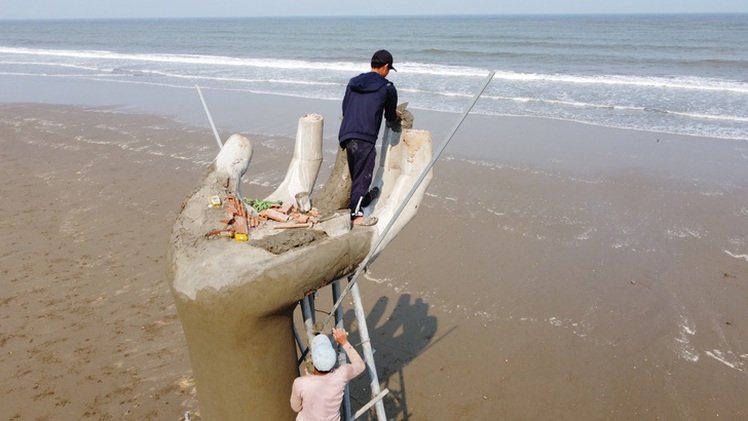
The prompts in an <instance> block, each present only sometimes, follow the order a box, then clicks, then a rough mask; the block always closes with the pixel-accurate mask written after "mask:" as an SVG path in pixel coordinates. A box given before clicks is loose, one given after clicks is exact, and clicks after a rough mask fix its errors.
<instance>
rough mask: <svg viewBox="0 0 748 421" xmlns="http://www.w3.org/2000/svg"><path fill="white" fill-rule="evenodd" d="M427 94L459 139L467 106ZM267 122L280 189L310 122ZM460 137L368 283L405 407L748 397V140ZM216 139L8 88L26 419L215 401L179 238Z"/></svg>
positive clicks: (394, 408)
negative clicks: (286, 130)
mask: <svg viewBox="0 0 748 421" xmlns="http://www.w3.org/2000/svg"><path fill="white" fill-rule="evenodd" d="M289 102H290V103H293V104H299V103H300V102H299V101H295V100H292V99H286V103H289ZM302 102H303V101H302ZM304 105H307V104H304ZM293 111H294V112H296V110H295V109H294V110H293ZM309 111H315V110H309ZM332 113H334V110H333V109H332V108H331V111H329V114H332ZM415 113H416V122H417V124H416V127H418V128H430V127H433V132H434V134H435V135H434V138H435V141H437V143H438V142H440V141H441V139H442V137H443V135H444V133H446V132H447V130H448V128H449V127H450V124H451V123H452V122H453V121H454V120H455V119H456V116H455V115H448V118H444V115H441V114H437V113H431V114H427V115H425V116H424V117H423V118H421V119H420V120H419V114H418V113H417V112H415ZM226 114H228V113H223V115H226ZM424 114H426V113H424ZM299 116H300V115H299ZM326 118H327V120H326V122H329V121H332V120H333V117H332V116H330V115H326ZM419 122H420V124H419ZM291 123H292V124H290V127H295V120H292V121H291ZM326 124H327V123H326ZM240 129H241V128H240ZM260 131H263V130H260ZM325 133H326V141H328V140H329V139H328V137H330V138H334V133H335V127H334V124H329V125H328V126H326V129H325ZM250 138H251V139H253V142H254V144H255V154H254V158H253V161H252V166H251V167H250V171H249V172H248V173H247V175H246V176H245V181H244V186H245V187H243V188H242V191H243V193H244V194H245V196H250V197H263V195H264V194H268V193H269V192H270V191H272V189H273V187H274V186H275V185H277V184H278V183H279V182H280V181H281V180H282V178H283V175H284V173H285V170H286V167H287V165H288V162H289V161H290V158H291V154H292V151H293V138H292V136H291V137H274V136H269V135H267V134H265V135H252V134H251V133H250ZM453 142H454V144H455V146H454V147H453V146H451V145H450V147H449V148H448V149H447V152H448V153H447V154H446V155H445V156H444V157H443V159H442V160H440V161H439V162H438V163H437V166H436V167H435V170H434V180H433V181H432V183H431V186H430V187H429V189H428V191H427V196H426V198H425V200H424V202H423V203H422V206H421V208H420V210H419V213H418V215H417V216H416V218H415V219H414V220H413V221H412V222H411V223H410V224H409V225H408V226H407V227H406V228H405V229H404V231H403V232H402V233H401V234H400V235H399V236H398V237H397V238H396V239H395V240H394V241H393V243H392V244H390V245H389V246H388V248H387V249H386V250H385V252H384V253H382V255H381V256H380V257H379V259H378V260H377V261H376V262H375V263H374V264H373V265H372V266H371V268H370V271H369V272H368V273H367V274H366V275H365V277H364V278H362V280H361V290H362V294H363V296H364V302H365V306H366V309H367V314H368V320H367V322H368V326H369V331H370V333H371V337H372V345H373V347H374V348H375V349H376V355H375V357H376V360H377V368H378V370H379V376H380V380H381V382H382V385H383V387H387V388H389V390H390V392H391V393H390V394H389V395H388V396H387V397H386V398H385V402H386V407H387V412H388V416H389V417H391V418H394V419H397V420H405V419H408V420H484V419H485V420H494V419H511V420H525V419H575V420H587V419H588V420H597V419H621V420H623V419H714V418H716V417H719V418H720V419H744V418H745V417H746V416H748V401H746V399H745V391H746V390H748V374H746V371H745V370H746V365H747V363H748V323H746V320H748V305H747V304H748V170H747V168H748V165H747V164H748V145H744V144H741V143H740V142H731V141H723V140H718V139H699V138H687V137H679V136H671V135H662V134H656V133H646V132H635V131H627V130H614V129H606V128H601V127H594V126H585V125H579V124H574V123H565V122H558V121H547V120H538V119H522V118H498V117H493V118H489V117H485V118H484V117H472V116H471V117H469V119H468V120H467V121H466V123H465V127H464V128H462V129H461V131H460V132H459V134H458V136H456V137H455V139H454V141H453ZM487 142H488V143H487ZM492 142H493V143H492ZM481 145H482V146H481ZM216 149H217V147H216V144H215V141H214V139H213V136H212V134H211V133H210V131H209V130H208V129H207V128H205V127H197V126H195V125H192V124H188V123H186V122H184V121H182V122H177V121H174V120H171V119H168V118H165V117H159V116H154V115H151V114H149V113H146V114H142V113H135V112H130V113H124V112H122V111H121V110H119V111H118V110H114V109H111V108H103V107H80V106H62V105H38V104H18V103H16V104H2V105H0V174H1V175H2V177H3V183H2V187H0V189H1V194H0V197H2V201H0V238H2V242H1V243H0V303H1V304H2V309H3V311H2V316H1V317H2V322H0V372H1V373H2V376H0V378H2V379H3V380H4V381H3V382H2V385H0V408H2V414H3V418H7V419H11V420H12V419H18V420H26V419H40V420H42V419H50V420H52V419H55V420H57V419H60V420H82V419H90V420H99V419H137V420H144V419H151V420H178V419H182V418H183V417H184V414H185V413H187V412H189V414H190V416H191V418H192V419H193V420H195V419H199V404H198V401H197V397H196V395H195V390H194V384H193V382H192V378H191V372H190V364H189V356H188V352H187V348H186V345H185V341H184V337H183V335H182V331H181V327H180V324H179V320H178V319H177V316H176V312H175V309H174V305H173V304H172V300H171V296H170V294H169V290H168V286H167V282H166V262H165V252H166V245H167V243H166V242H167V241H168V238H169V232H170V230H171V226H172V224H173V222H174V220H175V219H176V216H177V214H178V212H179V210H180V206H181V204H182V203H183V202H184V200H185V198H186V196H187V195H188V194H189V193H190V192H191V191H192V189H193V187H194V186H195V184H196V183H197V181H198V180H199V178H200V176H201V174H202V173H203V171H204V170H205V168H206V166H207V165H208V163H209V162H210V161H212V159H213V158H214V156H215V154H216V152H217V150H216ZM328 152H329V151H328ZM331 165H332V160H331V159H329V158H327V157H326V167H325V170H326V171H327V170H329V166H331ZM323 172H324V171H323ZM324 179H325V177H324V175H323V176H321V177H320V180H322V181H324ZM326 302H329V291H328V289H324V290H322V291H320V292H319V298H318V308H319V309H320V310H324V309H325V307H326V306H325V303H326ZM346 320H347V323H346V325H347V326H348V327H349V328H350V330H351V341H352V342H353V343H354V344H355V343H357V341H358V336H357V331H356V324H355V322H354V320H353V316H352V311H351V310H350V306H349V305H346ZM359 349H360V347H359ZM366 383H367V381H366V379H365V376H362V377H360V378H359V379H357V380H355V381H354V382H353V383H352V395H353V398H354V409H355V408H358V407H359V406H360V405H361V404H362V403H363V402H365V401H366V400H367V396H366V390H367V386H366ZM289 388H290V385H289ZM247 419H252V417H251V415H250V414H248V418H247Z"/></svg>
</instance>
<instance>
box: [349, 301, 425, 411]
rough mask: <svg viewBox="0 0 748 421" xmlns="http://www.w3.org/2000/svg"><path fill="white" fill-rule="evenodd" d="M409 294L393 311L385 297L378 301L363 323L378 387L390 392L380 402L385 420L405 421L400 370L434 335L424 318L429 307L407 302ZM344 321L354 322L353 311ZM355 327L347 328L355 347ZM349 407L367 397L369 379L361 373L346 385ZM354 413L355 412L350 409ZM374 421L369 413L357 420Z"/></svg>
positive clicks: (419, 302)
mask: <svg viewBox="0 0 748 421" xmlns="http://www.w3.org/2000/svg"><path fill="white" fill-rule="evenodd" d="M411 300H412V297H411V295H410V294H403V295H401V296H400V297H399V298H398V301H397V303H395V305H394V308H388V307H391V305H390V299H389V298H388V297H381V298H379V300H377V302H376V303H375V304H374V307H373V308H372V309H371V311H369V313H368V315H367V318H366V322H367V325H368V328H369V336H370V338H371V342H372V347H373V348H374V350H375V354H374V360H375V362H376V364H377V373H378V375H379V381H380V384H381V387H382V390H384V388H387V389H389V390H390V393H389V394H387V396H386V397H385V398H384V404H385V410H386V412H387V419H396V420H407V419H409V416H410V414H409V413H408V400H407V393H406V386H407V379H406V378H405V375H404V373H403V369H404V367H405V366H406V365H408V364H409V363H410V362H411V361H413V360H414V359H415V358H416V357H417V356H418V355H419V354H420V353H422V352H423V351H424V350H425V349H426V348H427V347H428V346H429V345H430V344H432V342H433V338H434V335H435V334H436V331H437V319H436V317H434V316H430V315H429V314H428V311H429V305H428V304H427V303H426V302H424V301H423V300H422V299H420V298H416V299H415V301H413V302H411ZM345 320H347V321H348V320H355V316H354V314H353V310H349V311H347V312H346V313H345ZM355 327H356V323H355V322H354V323H353V324H352V325H351V332H350V340H351V342H352V343H353V344H356V345H357V346H356V348H357V349H360V347H359V346H358V344H360V342H361V338H360V336H359V333H358V329H356V328H355ZM350 391H351V392H350V393H351V401H352V404H353V405H352V406H353V407H354V408H360V407H361V406H363V405H364V404H366V403H367V402H368V401H369V399H370V396H371V388H370V385H369V378H368V376H367V375H366V374H365V373H364V374H362V375H361V376H359V377H358V378H356V379H355V380H353V381H352V382H351V383H350ZM354 410H355V409H354ZM366 419H372V420H374V419H376V416H375V415H374V413H373V410H370V411H369V413H368V414H365V415H363V416H361V417H360V418H359V420H366Z"/></svg>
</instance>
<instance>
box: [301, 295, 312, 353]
mask: <svg viewBox="0 0 748 421" xmlns="http://www.w3.org/2000/svg"><path fill="white" fill-rule="evenodd" d="M312 300H314V294H309V295H307V296H306V297H304V298H302V299H301V315H302V317H303V318H304V327H305V328H306V339H307V342H306V343H307V344H308V345H307V348H308V347H309V346H310V345H311V344H312V338H314V307H313V305H314V302H313V301H312Z"/></svg>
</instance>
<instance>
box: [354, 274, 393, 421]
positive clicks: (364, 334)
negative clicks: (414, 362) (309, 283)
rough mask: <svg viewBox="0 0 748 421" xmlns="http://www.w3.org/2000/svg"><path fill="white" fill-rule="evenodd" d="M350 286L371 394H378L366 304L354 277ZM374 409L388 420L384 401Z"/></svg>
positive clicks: (379, 418)
mask: <svg viewBox="0 0 748 421" xmlns="http://www.w3.org/2000/svg"><path fill="white" fill-rule="evenodd" d="M348 286H352V288H351V297H353V310H354V311H355V312H356V320H358V332H359V334H360V335H361V345H362V346H363V349H364V361H366V369H367V370H369V380H370V381H371V394H372V396H377V395H379V393H380V392H381V390H380V389H379V376H377V369H376V367H377V366H376V364H375V363H374V351H373V350H372V349H371V339H370V338H369V328H368V327H367V325H366V313H364V304H363V303H362V302H361V291H360V290H359V289H358V284H354V283H353V280H352V279H351V280H350V281H349V283H348ZM374 409H375V410H376V413H377V420H379V421H387V414H385V412H384V403H383V402H382V400H381V399H380V400H378V401H377V402H376V404H374Z"/></svg>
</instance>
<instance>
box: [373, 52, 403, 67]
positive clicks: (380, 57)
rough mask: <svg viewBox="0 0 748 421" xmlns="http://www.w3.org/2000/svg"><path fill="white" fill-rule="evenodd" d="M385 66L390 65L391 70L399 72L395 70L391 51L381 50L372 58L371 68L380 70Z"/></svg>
mask: <svg viewBox="0 0 748 421" xmlns="http://www.w3.org/2000/svg"><path fill="white" fill-rule="evenodd" d="M385 64H389V65H390V69H391V70H394V71H397V69H395V68H394V67H393V66H392V54H390V52H389V51H387V50H379V51H377V52H376V53H374V55H373V56H371V67H372V68H374V69H378V68H380V67H382V66H384V65H385Z"/></svg>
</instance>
